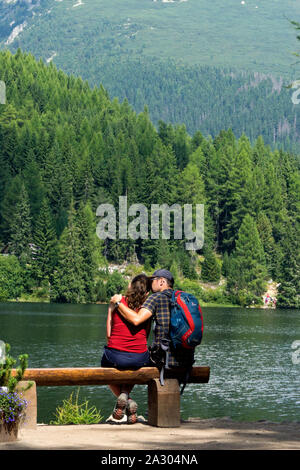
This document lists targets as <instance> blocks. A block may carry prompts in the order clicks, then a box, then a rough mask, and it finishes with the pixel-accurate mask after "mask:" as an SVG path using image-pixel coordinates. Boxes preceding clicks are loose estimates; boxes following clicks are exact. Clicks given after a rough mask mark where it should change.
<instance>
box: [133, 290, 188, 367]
mask: <svg viewBox="0 0 300 470" xmlns="http://www.w3.org/2000/svg"><path fill="white" fill-rule="evenodd" d="M164 292H165V293H167V294H169V295H170V296H171V295H172V292H173V289H166V290H165V291H164ZM169 304H170V298H169V297H168V296H167V295H166V294H163V293H162V292H154V293H153V294H151V295H150V296H149V297H148V299H147V300H146V301H145V302H144V303H143V305H142V308H146V309H148V310H150V312H151V313H152V316H153V319H154V321H155V329H154V341H153V345H154V344H159V342H160V340H161V339H162V338H163V337H164V336H165V334H166V333H167V332H169V326H170V307H169ZM193 361H194V352H193V351H191V350H188V349H184V348H180V349H178V348H176V350H175V348H173V347H172V344H171V347H170V352H169V365H170V366H173V367H174V366H175V367H176V366H180V365H184V364H187V365H188V364H191V362H193Z"/></svg>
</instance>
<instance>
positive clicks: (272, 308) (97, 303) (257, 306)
mask: <svg viewBox="0 0 300 470" xmlns="http://www.w3.org/2000/svg"><path fill="white" fill-rule="evenodd" d="M0 303H28V304H29V303H33V304H38V303H41V304H53V305H71V304H68V303H64V304H63V303H57V302H50V300H42V299H18V300H17V299H9V300H5V301H1V302H0ZM74 305H108V302H99V301H97V302H90V303H83V304H79V303H76V304H74ZM200 305H201V307H203V308H206V307H217V308H257V309H261V310H280V309H278V308H276V307H268V306H265V305H247V306H245V307H243V306H242V305H234V304H214V303H211V302H209V303H206V302H201V301H200Z"/></svg>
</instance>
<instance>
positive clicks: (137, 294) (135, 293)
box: [125, 274, 150, 310]
mask: <svg viewBox="0 0 300 470" xmlns="http://www.w3.org/2000/svg"><path fill="white" fill-rule="evenodd" d="M149 290H150V279H149V278H148V276H146V274H138V275H137V276H135V277H134V278H133V279H132V281H131V283H130V287H129V288H128V289H127V292H126V293H125V297H126V299H127V302H128V307H130V308H132V309H133V310H136V309H138V308H140V307H141V305H142V304H143V303H144V302H145V300H146V297H147V294H148V292H149Z"/></svg>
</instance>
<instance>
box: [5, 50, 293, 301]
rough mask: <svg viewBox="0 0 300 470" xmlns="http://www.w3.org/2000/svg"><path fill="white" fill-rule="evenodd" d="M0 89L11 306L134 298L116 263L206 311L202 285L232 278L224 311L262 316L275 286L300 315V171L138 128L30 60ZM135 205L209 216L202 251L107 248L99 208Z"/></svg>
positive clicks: (130, 244)
mask: <svg viewBox="0 0 300 470" xmlns="http://www.w3.org/2000/svg"><path fill="white" fill-rule="evenodd" d="M0 76H1V77H2V79H3V80H4V81H5V83H6V85H7V102H6V104H5V105H0V168H1V173H0V240H1V249H2V256H0V281H1V282H0V298H1V299H2V300H7V299H14V298H17V297H20V296H22V295H24V293H29V294H32V293H34V292H37V291H39V290H40V289H41V290H42V291H43V293H44V295H45V296H46V297H47V298H50V300H52V301H56V302H94V301H106V300H107V299H108V298H109V295H110V294H111V293H112V292H114V291H115V290H120V289H121V288H122V287H124V279H123V278H122V276H120V274H118V273H114V274H109V272H108V271H107V270H106V268H105V266H106V265H107V262H115V263H118V264H119V263H122V262H123V261H124V260H126V261H136V260H137V259H138V260H139V261H140V262H142V263H143V264H144V266H145V269H146V270H149V271H150V270H152V269H154V268H155V267H156V266H165V267H167V268H169V269H171V270H172V272H173V273H174V275H175V278H176V282H177V283H178V285H179V286H180V287H182V288H185V289H187V290H189V291H193V292H195V293H196V295H197V296H198V297H199V298H200V299H203V298H204V297H205V293H204V292H203V291H202V289H201V287H200V284H199V281H200V280H201V281H204V282H217V283H218V282H219V281H220V277H221V275H222V276H223V277H225V278H226V283H225V284H222V285H223V286H224V287H223V288H222V292H221V293H220V292H219V293H218V295H221V296H222V300H223V301H226V302H234V303H237V304H239V305H249V304H252V303H253V302H254V303H259V302H260V301H261V296H262V294H263V292H265V287H266V282H267V280H268V279H270V278H273V279H275V280H276V281H277V282H280V287H279V292H278V305H279V306H285V307H295V306H296V307H297V306H298V307H299V291H300V289H299V282H300V279H299V250H298V249H297V247H298V246H299V213H300V211H299V195H300V190H299V189H300V187H299V185H300V179H299V158H297V157H296V156H295V155H293V154H290V153H288V152H284V151H279V150H275V151H272V150H271V149H270V148H269V147H268V146H266V145H265V143H264V141H263V139H262V138H258V139H257V140H256V141H255V143H253V144H252V145H251V143H250V141H249V139H248V137H247V136H246V135H242V136H241V137H240V138H239V139H237V138H236V136H235V135H234V133H233V132H232V131H231V130H226V131H225V130H224V131H221V132H220V133H219V134H218V135H217V136H216V137H215V138H214V139H212V138H205V137H204V136H203V135H202V134H201V133H200V132H199V131H197V132H195V133H194V134H193V135H192V136H190V135H189V134H188V133H187V131H186V128H185V126H184V125H177V126H172V125H170V124H166V123H164V122H160V123H159V126H158V129H156V128H155V127H154V125H153V123H152V122H151V120H150V117H149V113H148V111H147V109H145V110H144V111H143V112H142V113H140V114H136V113H135V112H134V111H133V109H132V108H131V107H130V105H129V104H128V102H127V101H126V100H125V101H124V102H123V103H119V102H118V100H117V99H114V100H111V99H110V98H109V96H108V94H107V92H106V91H105V89H104V88H103V87H100V88H97V87H95V88H91V87H90V85H89V84H88V82H84V81H83V80H82V79H81V78H76V77H74V76H68V75H66V74H65V73H63V72H62V71H59V70H57V69H56V67H55V66H54V65H53V64H52V63H50V65H49V66H46V65H45V64H44V63H43V61H42V60H40V61H38V62H37V61H36V60H35V58H34V57H33V56H32V55H30V54H24V53H22V52H21V51H20V50H19V51H18V52H17V53H16V54H15V55H12V54H11V53H10V52H9V51H6V52H1V53H0ZM125 195H126V196H127V198H128V207H129V206H130V205H132V204H134V203H140V204H144V206H145V207H146V208H147V209H148V210H150V207H151V204H163V203H164V204H168V205H169V206H171V205H172V204H179V205H180V206H181V207H182V206H183V205H184V204H192V205H193V206H195V204H200V203H202V204H204V207H205V232H204V235H205V241H204V246H203V248H202V249H201V250H199V251H198V252H191V251H187V250H186V249H185V245H184V240H174V237H172V236H171V238H170V239H169V240H165V239H162V238H160V239H151V238H150V233H151V225H149V227H148V229H149V233H148V234H149V238H148V239H141V238H138V239H136V240H133V239H131V238H128V239H124V240H118V239H116V240H115V239H107V240H106V241H105V242H104V241H103V240H100V239H99V238H98V237H97V236H96V225H97V223H98V221H99V218H97V217H96V210H97V207H98V206H99V205H100V204H102V203H111V204H113V205H114V207H115V208H116V210H117V209H118V203H119V196H125ZM172 234H173V235H174V233H173V231H172V230H171V235H172ZM99 267H100V270H99ZM183 279H184V281H183ZM215 300H216V299H215ZM219 300H220V299H219Z"/></svg>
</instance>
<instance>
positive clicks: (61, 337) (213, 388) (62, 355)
mask: <svg viewBox="0 0 300 470" xmlns="http://www.w3.org/2000/svg"><path fill="white" fill-rule="evenodd" d="M106 310H107V307H106V306H105V305H66V304H36V303H23V304H22V303H0V340H4V341H5V342H8V343H10V344H11V354H12V355H13V356H14V357H17V356H18V355H19V354H21V353H27V354H29V367H84V366H86V367H93V366H99V365H100V360H101V355H102V349H103V346H104V344H105V323H106ZM203 314H204V320H205V334H204V339H203V342H202V344H201V346H200V347H198V348H197V353H196V364H199V365H209V366H210V367H211V377H210V382H209V383H208V384H193V385H187V387H186V389H185V391H184V394H183V396H182V398H181V411H182V418H183V419H187V418H188V417H202V418H213V417H222V416H230V417H232V418H233V419H236V420H248V421H249V420H260V419H268V420H271V421H275V422H280V421H300V408H299V405H300V364H293V362H292V352H293V350H292V348H291V345H292V343H293V341H295V340H300V312H299V310H298V311H296V310H275V311H274V310H260V309H239V308H234V309H231V308H212V307H210V308H204V309H203ZM75 390H77V387H39V388H38V422H44V423H48V422H49V421H50V420H51V419H53V416H54V412H55V409H56V407H57V406H58V405H60V404H61V403H62V400H63V399H65V398H67V397H69V395H70V394H71V392H72V391H75ZM133 396H134V398H135V399H136V400H137V401H138V403H139V407H140V408H139V413H141V414H145V413H146V411H147V387H146V386H137V387H136V388H135V389H134V391H133ZM79 398H82V399H84V398H86V399H88V400H89V403H90V406H92V405H95V406H96V407H97V408H99V409H100V410H101V411H102V414H103V415H104V416H105V417H107V416H108V415H109V414H110V412H111V410H112V408H113V406H114V402H115V400H114V397H113V396H112V394H111V392H110V390H109V389H108V387H106V386H99V387H97V386H86V387H81V389H80V394H79Z"/></svg>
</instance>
